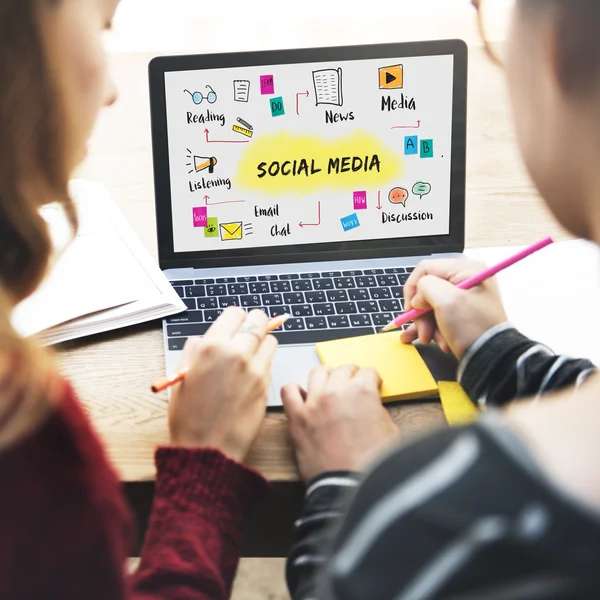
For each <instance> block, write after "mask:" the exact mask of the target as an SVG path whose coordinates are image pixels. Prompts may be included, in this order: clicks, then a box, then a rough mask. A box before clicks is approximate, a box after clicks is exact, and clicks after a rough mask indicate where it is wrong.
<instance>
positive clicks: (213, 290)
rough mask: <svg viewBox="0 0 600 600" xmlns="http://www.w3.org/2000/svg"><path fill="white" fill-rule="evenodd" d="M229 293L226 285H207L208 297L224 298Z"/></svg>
mask: <svg viewBox="0 0 600 600" xmlns="http://www.w3.org/2000/svg"><path fill="white" fill-rule="evenodd" d="M226 293H227V288H226V287H225V286H224V285H207V286H206V295H207V296H224V295H225V294H226Z"/></svg>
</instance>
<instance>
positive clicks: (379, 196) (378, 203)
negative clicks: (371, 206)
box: [377, 190, 383, 210]
mask: <svg viewBox="0 0 600 600" xmlns="http://www.w3.org/2000/svg"><path fill="white" fill-rule="evenodd" d="M382 208H383V207H382V206H381V190H379V191H378V192H377V210H381V209H382Z"/></svg>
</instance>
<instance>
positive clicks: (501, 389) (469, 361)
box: [458, 323, 595, 406]
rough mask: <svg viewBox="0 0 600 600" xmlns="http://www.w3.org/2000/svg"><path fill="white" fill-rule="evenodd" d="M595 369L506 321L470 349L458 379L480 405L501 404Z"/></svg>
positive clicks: (554, 387) (578, 378)
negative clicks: (561, 353) (532, 337)
mask: <svg viewBox="0 0 600 600" xmlns="http://www.w3.org/2000/svg"><path fill="white" fill-rule="evenodd" d="M594 370H595V367H594V365H593V364H592V363H591V362H590V361H588V360H584V359H574V358H569V357H566V356H557V355H556V354H554V353H553V352H552V351H551V350H550V349H549V348H547V347H546V346H544V345H543V344H539V343H537V342H534V341H532V340H530V339H529V338H527V337H526V336H524V335H522V334H521V333H519V332H518V331H517V330H516V329H514V328H513V327H512V326H511V325H510V324H508V323H504V324H502V325H499V326H497V327H494V328H492V329H490V330H489V331H488V332H486V333H485V334H484V335H482V336H481V337H480V338H479V339H478V340H477V341H476V342H475V343H474V344H473V345H472V346H471V348H469V350H468V351H467V353H466V354H465V356H464V357H463V358H462V360H461V363H460V365H459V370H458V379H459V381H460V383H461V384H462V386H463V387H464V388H465V391H466V392H467V393H468V394H469V396H470V397H471V398H472V399H473V401H475V402H476V403H477V404H479V405H480V406H499V405H503V404H506V403H508V402H510V401H511V400H514V399H517V398H524V397H528V396H534V397H539V396H541V395H542V394H544V393H546V392H549V391H553V390H559V389H562V388H564V387H567V386H570V385H573V384H579V383H581V382H582V381H583V380H585V378H586V377H587V376H588V375H590V374H591V373H592V372H593V371H594Z"/></svg>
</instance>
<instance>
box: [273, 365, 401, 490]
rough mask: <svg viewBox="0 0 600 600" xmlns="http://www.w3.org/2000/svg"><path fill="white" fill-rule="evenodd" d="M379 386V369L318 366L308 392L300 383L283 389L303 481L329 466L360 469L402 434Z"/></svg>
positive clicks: (328, 468) (327, 468)
mask: <svg viewBox="0 0 600 600" xmlns="http://www.w3.org/2000/svg"><path fill="white" fill-rule="evenodd" d="M380 387H381V379H380V378H379V375H378V374H377V372H376V371H375V370H373V369H359V368H358V367H356V366H352V365H348V366H344V367H339V368H337V369H335V370H331V369H329V368H327V367H317V368H316V369H313V371H312V372H311V373H310V375H309V378H308V392H305V391H304V390H302V389H301V388H300V387H298V386H297V385H296V384H288V385H286V386H285V387H284V388H283V389H282V390H281V397H282V399H283V405H284V407H285V411H286V413H287V416H288V420H289V426H290V434H291V436H292V441H293V443H294V446H295V450H296V458H297V460H298V467H299V469H300V474H301V475H302V478H303V479H304V481H310V480H311V479H312V478H313V477H316V476H317V475H319V474H321V473H324V472H325V471H337V470H349V471H358V470H361V469H363V468H364V467H365V466H366V465H367V464H368V462H369V461H370V460H371V459H372V458H373V457H374V455H376V454H377V453H378V452H379V451H380V450H381V449H382V448H383V447H384V446H385V445H387V444H389V443H390V442H392V441H394V440H396V439H397V436H398V429H397V427H396V425H395V423H394V422H393V421H392V418H391V417H390V415H389V413H388V411H387V410H386V409H385V408H384V407H383V405H382V404H381V396H380V394H379V389H380ZM305 398H306V399H305Z"/></svg>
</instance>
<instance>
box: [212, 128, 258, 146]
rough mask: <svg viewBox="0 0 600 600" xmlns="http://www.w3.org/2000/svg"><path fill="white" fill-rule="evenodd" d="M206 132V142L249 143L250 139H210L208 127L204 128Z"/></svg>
mask: <svg viewBox="0 0 600 600" xmlns="http://www.w3.org/2000/svg"><path fill="white" fill-rule="evenodd" d="M204 133H205V134H206V143H207V144H247V143H248V142H249V141H250V140H209V139H208V134H209V133H210V131H208V129H205V130H204Z"/></svg>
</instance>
